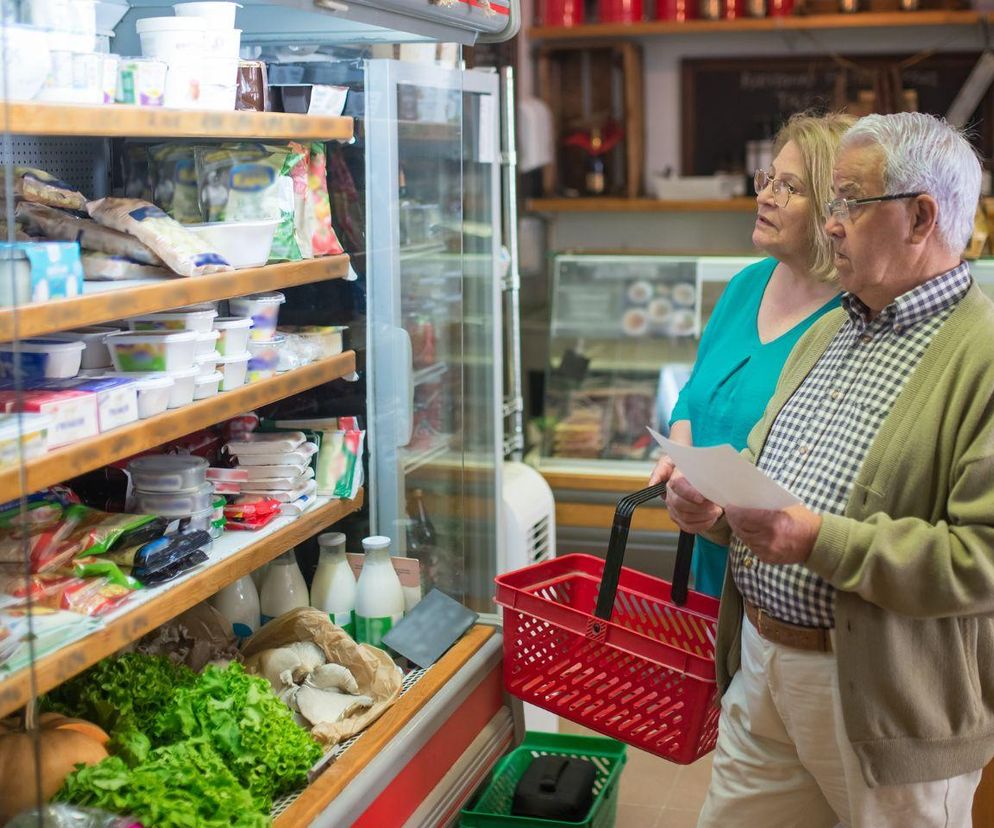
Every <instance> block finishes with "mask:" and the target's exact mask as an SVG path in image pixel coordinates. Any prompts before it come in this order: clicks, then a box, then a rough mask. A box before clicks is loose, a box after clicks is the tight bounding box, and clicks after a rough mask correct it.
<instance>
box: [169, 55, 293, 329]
mask: <svg viewBox="0 0 994 828" xmlns="http://www.w3.org/2000/svg"><path fill="white" fill-rule="evenodd" d="M235 67H236V73H237V61H236V62H235ZM232 83H234V82H232ZM278 224H279V219H266V220H264V221H218V222H211V223H209V224H188V225H186V228H187V230H192V231H193V232H194V233H196V234H197V235H198V236H200V238H202V239H203V240H204V241H205V242H207V244H209V245H210V247H211V250H215V251H217V252H218V253H220V254H221V255H222V256H223V257H224V258H225V260H226V261H228V262H229V263H230V264H231V266H232V267H234V268H245V267H262V266H263V265H264V264H265V263H266V262H267V261H269V251H270V249H271V248H272V246H273V235H274V234H275V233H276V227H277V225H278ZM266 295H273V294H266ZM275 295H278V296H281V297H282V294H275ZM235 301H236V300H234V299H232V300H231V302H232V303H233V302H235ZM281 301H283V300H282V299H281ZM230 306H231V303H229V307H230ZM231 312H232V313H233V314H234V315H235V316H251V315H252V314H250V313H238V312H237V311H235V310H234V308H233V307H232V311H231ZM275 328H276V322H275V321H274V322H273V329H275Z"/></svg>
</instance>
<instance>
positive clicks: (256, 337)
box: [228, 291, 286, 342]
mask: <svg viewBox="0 0 994 828" xmlns="http://www.w3.org/2000/svg"><path fill="white" fill-rule="evenodd" d="M285 301H286V297H285V296H284V295H283V294H282V293H278V292H275V291H274V292H273V293H256V294H253V295H251V296H238V297H236V298H234V299H229V300H228V309H229V310H230V311H231V315H232V316H247V317H249V318H250V319H251V320H252V334H251V337H250V338H251V340H252V341H253V342H268V341H269V340H270V339H272V338H273V334H275V333H276V323H277V321H278V320H279V315H280V305H282V304H283V303H284V302H285Z"/></svg>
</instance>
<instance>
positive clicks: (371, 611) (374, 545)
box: [355, 535, 404, 647]
mask: <svg viewBox="0 0 994 828" xmlns="http://www.w3.org/2000/svg"><path fill="white" fill-rule="evenodd" d="M362 546H363V549H364V551H365V553H366V557H365V560H364V561H363V564H362V573H361V574H360V575H359V585H358V587H357V589H356V601H355V615H356V619H355V625H356V641H358V642H360V643H362V644H372V645H373V646H374V647H380V646H382V642H383V636H385V635H386V634H387V633H388V632H389V631H390V629H391V627H393V625H394V624H396V623H397V622H398V621H400V619H401V618H403V617H404V590H403V589H402V588H401V586H400V578H398V577H397V573H396V572H395V571H394V568H393V564H392V563H391V562H390V538H387V537H383V536H380V535H374V536H373V537H371V538H366V539H365V540H364V541H363V542H362Z"/></svg>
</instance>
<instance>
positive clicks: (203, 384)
mask: <svg viewBox="0 0 994 828" xmlns="http://www.w3.org/2000/svg"><path fill="white" fill-rule="evenodd" d="M222 379H224V377H222V376H221V374H220V373H218V372H217V371H214V372H213V373H212V374H208V375H207V376H198V377H196V379H194V387H193V399H195V400H205V399H207V398H208V397H213V396H216V394H217V392H218V391H219V390H220V388H221V380H222Z"/></svg>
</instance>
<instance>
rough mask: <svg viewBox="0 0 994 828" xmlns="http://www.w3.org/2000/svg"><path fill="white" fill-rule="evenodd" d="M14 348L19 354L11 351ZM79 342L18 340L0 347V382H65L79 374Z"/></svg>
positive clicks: (81, 351)
mask: <svg viewBox="0 0 994 828" xmlns="http://www.w3.org/2000/svg"><path fill="white" fill-rule="evenodd" d="M15 348H17V349H18V351H19V353H18V352H17V351H15ZM85 348H86V345H84V344H83V343H82V342H77V341H73V342H63V341H60V340H58V339H22V340H21V341H20V343H19V344H17V345H15V344H14V343H12V342H8V343H5V344H0V379H5V378H10V379H17V378H20V379H22V380H34V379H65V378H67V377H74V376H76V375H77V374H78V373H79V366H80V362H81V360H82V357H83V351H84V349H85Z"/></svg>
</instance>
